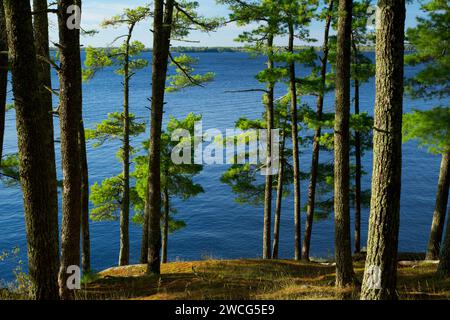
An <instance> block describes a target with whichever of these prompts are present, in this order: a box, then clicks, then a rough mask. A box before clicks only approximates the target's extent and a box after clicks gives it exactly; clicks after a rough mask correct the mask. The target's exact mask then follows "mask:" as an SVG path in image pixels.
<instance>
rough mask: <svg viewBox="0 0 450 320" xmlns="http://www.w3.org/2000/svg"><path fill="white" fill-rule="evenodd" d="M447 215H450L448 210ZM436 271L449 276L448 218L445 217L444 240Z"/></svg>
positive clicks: (449, 244)
mask: <svg viewBox="0 0 450 320" xmlns="http://www.w3.org/2000/svg"><path fill="white" fill-rule="evenodd" d="M448 215H449V216H450V210H449V212H448ZM437 273H438V275H440V276H443V277H449V276H450V219H447V228H446V230H445V237H444V241H443V242H442V250H441V254H440V256H439V265H438V269H437Z"/></svg>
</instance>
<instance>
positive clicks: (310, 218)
mask: <svg viewBox="0 0 450 320" xmlns="http://www.w3.org/2000/svg"><path fill="white" fill-rule="evenodd" d="M333 4H334V0H330V2H329V4H328V15H327V18H326V21H325V35H324V41H323V49H322V51H323V56H322V58H321V67H320V92H319V96H318V97H317V111H316V114H317V120H318V121H321V120H322V113H323V98H324V95H325V83H326V77H327V64H328V54H329V47H328V38H329V33H330V26H331V14H332V12H333ZM320 136H321V128H320V127H318V128H317V129H316V130H315V132H314V141H313V146H312V161H311V179H310V180H309V188H308V207H307V212H306V222H305V237H304V239H303V247H302V258H303V259H305V260H307V261H308V260H309V251H310V247H311V235H312V226H313V222H314V210H315V201H316V186H317V174H318V172H319V152H320V144H319V140H320Z"/></svg>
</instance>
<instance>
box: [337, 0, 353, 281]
mask: <svg viewBox="0 0 450 320" xmlns="http://www.w3.org/2000/svg"><path fill="white" fill-rule="evenodd" d="M351 29H352V1H351V0H339V22H338V36H337V53H336V119H335V127H334V214H335V258H336V286H337V287H345V286H348V285H350V284H351V283H352V282H353V265H352V252H351V243H350V209H349V182H350V181H349V180H350V175H349V145H350V141H349V122H350V58H351V43H350V42H351V31H352V30H351Z"/></svg>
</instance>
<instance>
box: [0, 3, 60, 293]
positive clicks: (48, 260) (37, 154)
mask: <svg viewBox="0 0 450 320" xmlns="http://www.w3.org/2000/svg"><path fill="white" fill-rule="evenodd" d="M3 2H4V9H5V15H6V29H7V33H8V43H9V50H10V56H11V70H12V81H13V91H14V101H15V108H16V126H17V134H18V146H19V159H20V165H19V167H20V182H21V186H22V194H23V202H24V211H25V225H26V231H27V243H28V268H29V275H30V279H31V283H32V286H31V291H30V293H31V298H33V299H58V282H57V280H58V266H59V262H58V257H59V256H58V211H57V209H56V208H57V197H56V180H55V179H54V174H53V172H54V171H53V170H54V168H55V163H52V159H51V157H48V156H46V155H50V154H51V152H52V150H53V137H52V132H51V127H52V126H51V122H52V115H51V114H49V112H48V110H47V106H46V105H45V104H44V103H43V101H42V100H41V96H40V92H39V78H38V66H37V61H36V49H35V46H34V43H35V42H34V36H33V26H32V19H31V7H30V2H29V1H17V0H4V1H3ZM43 155H44V156H43Z"/></svg>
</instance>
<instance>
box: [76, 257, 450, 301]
mask: <svg viewBox="0 0 450 320" xmlns="http://www.w3.org/2000/svg"><path fill="white" fill-rule="evenodd" d="M400 260H401V258H400ZM354 268H355V273H356V277H357V279H359V280H360V281H361V279H362V275H363V271H364V259H362V258H360V259H358V258H357V259H355V262H354ZM436 268H437V264H436V262H433V261H419V260H417V261H414V260H402V261H399V263H398V292H399V295H400V298H401V299H450V279H441V278H437V277H436V276H435V271H436ZM334 272H335V267H334V264H333V263H332V262H320V261H316V262H297V261H291V260H256V259H255V260H253V259H243V260H205V261H196V262H171V263H167V264H163V265H162V268H161V275H160V276H147V275H146V274H145V265H131V266H127V267H115V268H110V269H107V270H104V271H102V272H100V273H98V274H95V275H93V276H91V277H87V278H85V279H84V281H83V285H82V287H83V289H82V290H81V291H80V292H79V294H78V295H77V299H143V300H158V299H162V300H177V299H188V300H189V299H192V300H211V299H213V300H217V299H225V300H227V299H237V300H247V299H252V300H253V299H255V300H258V299H274V300H284V299H289V300H292V299H314V300H316V299H358V296H359V288H353V289H350V288H349V289H345V290H336V289H335V288H334V287H333V285H334V277H335V273H334Z"/></svg>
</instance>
